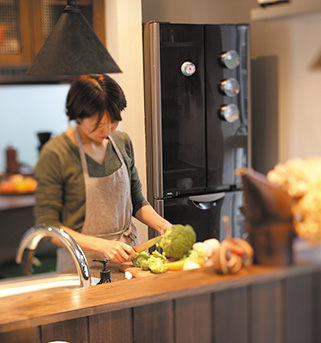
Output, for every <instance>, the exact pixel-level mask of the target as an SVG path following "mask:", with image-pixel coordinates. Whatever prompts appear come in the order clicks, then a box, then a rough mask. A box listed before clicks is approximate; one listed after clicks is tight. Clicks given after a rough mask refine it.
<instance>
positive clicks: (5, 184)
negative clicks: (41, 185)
mask: <svg viewBox="0 0 321 343" xmlns="http://www.w3.org/2000/svg"><path fill="white" fill-rule="evenodd" d="M36 187H37V181H36V180H35V179H34V178H32V177H31V176H24V175H21V174H15V175H10V176H8V177H7V178H5V179H3V180H2V181H0V194H2V195H23V194H32V193H34V192H35V190H36Z"/></svg>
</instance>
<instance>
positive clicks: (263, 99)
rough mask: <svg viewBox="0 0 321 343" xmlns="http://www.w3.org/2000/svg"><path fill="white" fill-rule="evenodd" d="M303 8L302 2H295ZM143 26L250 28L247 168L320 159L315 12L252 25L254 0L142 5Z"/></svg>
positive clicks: (319, 21)
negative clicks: (149, 23) (177, 24)
mask: <svg viewBox="0 0 321 343" xmlns="http://www.w3.org/2000/svg"><path fill="white" fill-rule="evenodd" d="M297 2H301V3H302V5H304V0H297ZM142 4H143V21H149V20H158V21H170V22H186V23H210V24H219V23H240V22H244V23H250V25H251V56H252V118H253V130H252V132H253V153H252V155H253V161H252V162H253V167H254V169H256V170H258V171H260V172H262V173H266V172H267V171H268V170H270V169H272V168H273V167H274V165H275V163H277V162H284V161H286V160H287V159H289V158H294V157H303V158H304V157H307V156H310V155H320V154H321V142H320V140H321V138H319V136H320V135H319V134H318V128H319V126H320V115H321V105H320V101H319V96H318V95H319V92H320V86H321V70H320V69H319V70H316V69H313V68H312V64H313V62H314V60H315V59H316V58H317V55H318V54H320V53H321V40H320V37H319V33H320V31H321V13H320V12H319V13H315V14H313V13H312V14H309V15H305V16H298V17H291V18H287V19H283V20H271V21H266V22H252V21H251V17H250V12H251V9H254V8H258V4H257V2H256V0H246V1H237V0H225V1H224V2H223V1H219V0H214V1H213V0H200V1H197V2H196V1H193V0H188V1H186V0H184V1H183V0H176V1H171V0H162V1H158V0H142Z"/></svg>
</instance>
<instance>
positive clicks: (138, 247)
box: [133, 236, 163, 252]
mask: <svg viewBox="0 0 321 343" xmlns="http://www.w3.org/2000/svg"><path fill="white" fill-rule="evenodd" d="M162 238H163V236H156V237H154V238H152V239H149V240H148V241H146V242H144V243H141V244H138V245H135V246H134V247H133V249H134V250H135V251H136V252H142V251H144V250H146V249H148V248H150V247H152V246H153V245H155V244H156V243H158V242H159V241H160V240H161V239H162Z"/></svg>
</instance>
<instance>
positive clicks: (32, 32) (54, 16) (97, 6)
mask: <svg viewBox="0 0 321 343" xmlns="http://www.w3.org/2000/svg"><path fill="white" fill-rule="evenodd" d="M66 4H67V1H66V0H0V65H1V66H2V67H3V66H21V65H28V64H30V63H31V62H32V60H33V59H34V57H35V56H36V54H37V53H38V51H39V50H40V48H41V47H42V45H43V43H44V41H45V39H46V38H47V37H48V35H49V34H50V32H51V30H52V28H53V27H54V25H55V24H56V22H57V21H58V19H59V17H60V15H61V14H62V13H63V9H64V7H65V6H66ZM104 4H105V2H104V0H78V1H77V5H78V7H79V8H80V9H81V12H82V14H83V15H84V16H85V17H86V19H87V21H88V22H89V24H90V25H91V26H92V27H93V28H94V31H95V32H96V34H97V36H98V37H99V39H100V40H101V41H102V43H103V44H106V38H105V9H104V6H105V5H104Z"/></svg>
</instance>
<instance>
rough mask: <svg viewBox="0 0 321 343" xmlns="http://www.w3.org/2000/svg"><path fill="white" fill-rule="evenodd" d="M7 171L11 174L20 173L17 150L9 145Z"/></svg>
mask: <svg viewBox="0 0 321 343" xmlns="http://www.w3.org/2000/svg"><path fill="white" fill-rule="evenodd" d="M6 163H7V164H6V172H7V174H9V175H12V174H19V163H18V161H17V150H16V149H15V148H14V147H13V146H12V145H9V146H8V147H7V148H6Z"/></svg>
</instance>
